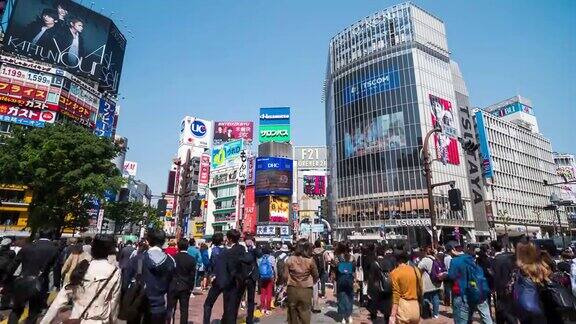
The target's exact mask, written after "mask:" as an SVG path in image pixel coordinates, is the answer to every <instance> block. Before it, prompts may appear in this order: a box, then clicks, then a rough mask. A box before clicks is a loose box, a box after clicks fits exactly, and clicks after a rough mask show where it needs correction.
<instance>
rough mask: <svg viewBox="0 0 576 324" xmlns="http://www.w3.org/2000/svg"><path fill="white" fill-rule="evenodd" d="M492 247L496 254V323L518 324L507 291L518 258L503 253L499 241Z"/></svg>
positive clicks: (494, 278)
mask: <svg viewBox="0 0 576 324" xmlns="http://www.w3.org/2000/svg"><path fill="white" fill-rule="evenodd" d="M490 245H491V246H492V249H493V250H494V252H495V254H494V260H493V261H492V272H493V280H494V290H495V292H496V302H495V303H494V305H495V306H496V323H497V324H505V323H508V324H512V323H514V324H515V323H518V319H517V318H516V317H515V316H514V315H513V313H512V310H513V302H514V301H513V298H512V296H511V295H510V293H509V292H508V289H507V288H508V283H509V282H510V279H511V276H512V272H513V271H514V269H516V256H515V255H514V253H512V252H502V243H500V242H498V241H492V242H491V243H490Z"/></svg>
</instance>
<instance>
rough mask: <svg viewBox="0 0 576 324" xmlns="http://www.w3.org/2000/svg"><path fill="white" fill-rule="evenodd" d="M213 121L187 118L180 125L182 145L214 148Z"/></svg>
mask: <svg viewBox="0 0 576 324" xmlns="http://www.w3.org/2000/svg"><path fill="white" fill-rule="evenodd" d="M212 124H213V123H212V121H209V120H205V119H200V118H195V117H191V116H186V117H184V119H183V120H182V122H181V123H180V143H179V144H180V145H181V146H182V145H191V146H193V147H197V148H202V149H206V148H209V147H212V135H213V131H212Z"/></svg>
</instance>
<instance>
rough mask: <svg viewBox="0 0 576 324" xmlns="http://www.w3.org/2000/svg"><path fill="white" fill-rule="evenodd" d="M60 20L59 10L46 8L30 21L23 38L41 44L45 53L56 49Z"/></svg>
mask: <svg viewBox="0 0 576 324" xmlns="http://www.w3.org/2000/svg"><path fill="white" fill-rule="evenodd" d="M57 21H58V12H57V11H56V10H54V9H44V10H43V11H42V14H41V15H40V19H37V20H35V21H33V22H32V23H30V24H29V25H28V26H26V27H25V29H24V33H25V34H24V35H23V38H24V39H25V40H27V41H29V42H30V43H32V44H35V45H37V46H41V47H42V48H44V49H45V52H44V53H47V52H48V51H49V50H50V51H54V50H55V45H54V38H55V37H56V35H57V33H58V28H57V27H56V23H57Z"/></svg>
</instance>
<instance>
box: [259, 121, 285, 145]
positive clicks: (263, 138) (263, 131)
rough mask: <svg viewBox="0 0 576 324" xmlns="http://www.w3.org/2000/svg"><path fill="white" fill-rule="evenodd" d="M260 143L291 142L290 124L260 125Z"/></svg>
mask: <svg viewBox="0 0 576 324" xmlns="http://www.w3.org/2000/svg"><path fill="white" fill-rule="evenodd" d="M259 133H260V136H259V139H260V143H266V142H280V143H285V142H290V125H260V129H259Z"/></svg>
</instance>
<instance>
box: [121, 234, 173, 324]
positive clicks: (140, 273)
mask: <svg viewBox="0 0 576 324" xmlns="http://www.w3.org/2000/svg"><path fill="white" fill-rule="evenodd" d="M146 240H147V241H148V244H149V245H150V248H149V249H148V250H147V251H146V252H142V253H140V254H138V255H136V256H135V257H134V258H132V259H131V260H130V265H129V267H128V269H127V271H126V277H125V278H123V283H124V286H125V287H127V286H129V283H130V282H132V280H136V281H138V280H141V282H142V283H143V286H144V295H145V299H144V302H143V304H142V309H138V310H136V311H137V313H139V314H140V315H141V316H143V322H144V323H165V322H166V318H167V308H166V295H167V293H168V290H169V286H170V283H171V282H172V277H173V276H174V270H175V268H176V263H175V261H174V259H172V257H171V256H169V255H168V254H166V253H164V251H162V249H161V247H162V245H164V241H166V233H164V231H163V230H156V229H149V230H148V232H147V233H146ZM130 295H131V294H130V293H129V291H128V292H127V293H126V295H125V296H124V299H123V300H122V306H121V310H120V312H121V313H123V312H129V313H133V310H130V309H122V308H130V307H131V306H132V305H135V303H133V302H131V301H129V300H127V298H128V297H127V296H130ZM123 318H124V316H123ZM129 322H131V321H129ZM136 322H138V323H139V321H136Z"/></svg>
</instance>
